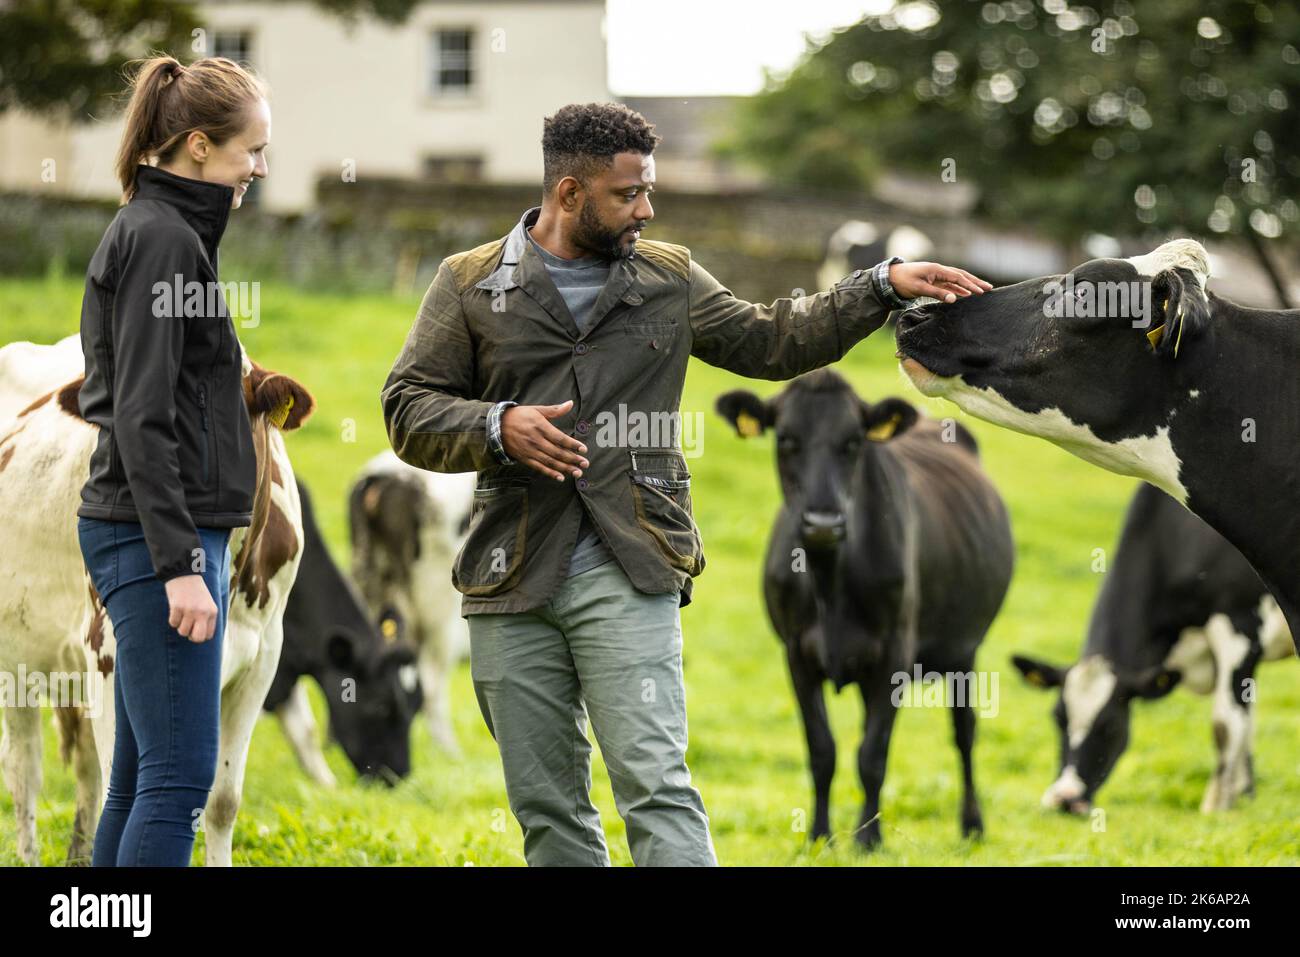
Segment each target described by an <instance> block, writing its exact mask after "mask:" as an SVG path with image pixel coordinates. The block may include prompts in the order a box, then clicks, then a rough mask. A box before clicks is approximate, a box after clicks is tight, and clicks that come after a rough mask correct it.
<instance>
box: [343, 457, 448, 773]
mask: <svg viewBox="0 0 1300 957" xmlns="http://www.w3.org/2000/svg"><path fill="white" fill-rule="evenodd" d="M473 502H474V473H473V472H461V473H442V472H427V471H425V470H424V469H418V468H416V467H415V466H413V465H407V464H406V463H405V462H403V461H402V460H401V459H399V458H398V457H397V456H396V455H395V454H394V453H392V452H383V453H380V454H379V455H377V456H375V457H374V458H373V459H371V460H370V461H369V462H367V463H366V465H365V467H364V468H363V469H362V470H361V474H360V475H358V476H357V479H356V482H355V483H354V484H353V486H352V492H351V494H350V495H349V498H348V512H349V515H350V522H351V527H352V578H353V580H354V581H356V583H357V587H358V588H360V590H361V594H362V596H363V597H364V598H365V600H366V604H367V605H368V606H369V607H370V610H371V612H372V613H375V614H379V613H381V612H382V611H383V610H384V609H386V608H391V609H394V610H396V612H397V614H398V615H399V616H400V617H401V619H402V621H403V622H405V624H406V629H407V632H408V634H409V635H410V636H411V637H412V640H413V641H414V643H415V646H416V647H417V648H418V649H419V657H418V665H419V672H420V686H421V688H422V689H423V691H424V710H425V717H426V719H427V721H428V723H429V732H430V734H431V735H432V736H433V741H434V744H436V745H437V746H438V747H439V748H441V749H442V750H443V751H444V752H445V753H446V754H449V755H452V756H457V755H459V754H460V748H459V746H458V745H457V743H456V734H455V731H454V730H453V728H452V723H451V693H450V685H451V672H452V669H453V668H454V667H455V666H456V663H457V662H458V661H460V660H462V659H464V658H465V657H466V656H468V654H469V628H468V626H467V625H466V622H465V619H463V618H462V617H461V616H460V597H461V596H460V593H459V592H458V591H456V589H455V587H454V586H453V585H452V583H451V566H452V562H453V561H454V560H455V558H456V553H457V552H458V551H459V550H460V547H461V545H462V544H464V541H465V533H466V531H467V530H468V528H469V512H470V507H471V506H472V505H473Z"/></svg>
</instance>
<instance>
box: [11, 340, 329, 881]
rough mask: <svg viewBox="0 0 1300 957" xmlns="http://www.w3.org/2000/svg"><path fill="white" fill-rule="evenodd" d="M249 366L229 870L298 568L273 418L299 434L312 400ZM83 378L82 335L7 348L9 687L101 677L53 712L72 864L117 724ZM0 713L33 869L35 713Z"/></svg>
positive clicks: (297, 510) (224, 777)
mask: <svg viewBox="0 0 1300 957" xmlns="http://www.w3.org/2000/svg"><path fill="white" fill-rule="evenodd" d="M243 365H244V394H245V397H246V399H247V401H248V403H249V412H250V416H251V417H252V420H253V437H254V443H255V445H256V448H257V492H256V495H255V500H254V517H253V525H252V526H251V527H250V528H239V529H235V530H234V531H233V533H232V535H231V539H230V548H231V554H232V563H231V564H232V583H231V606H230V610H229V614H228V616H227V626H226V633H225V639H224V644H223V649H222V665H221V686H222V695H221V736H220V749H219V753H218V763H217V775H216V781H215V783H214V785H213V788H212V792H211V794H210V796H209V800H208V805H207V808H206V810H205V812H204V815H203V822H202V824H203V827H204V830H205V832H206V849H207V863H208V864H209V865H229V864H230V863H231V837H232V833H233V829H234V821H235V815H236V813H237V812H238V810H239V802H240V796H241V794H242V791H243V779H244V767H245V763H246V761H247V757H248V744H249V741H250V739H251V737H252V733H253V726H254V725H255V724H256V721H257V717H258V715H259V714H260V713H261V710H262V702H263V701H264V700H265V698H266V693H267V689H268V688H269V686H270V684H271V680H272V678H273V677H274V675H275V669H276V664H277V663H278V661H279V657H280V646H281V641H282V622H281V619H282V616H283V614H284V607H285V603H286V601H287V599H288V595H289V590H290V588H291V586H292V584H293V581H294V577H295V576H296V574H297V570H298V562H299V560H300V559H301V557H302V543H303V530H302V520H301V506H300V504H299V501H298V492H297V487H296V485H295V482H294V477H293V468H292V466H291V465H290V463H289V457H288V454H287V452H286V450H285V445H284V439H283V437H282V436H281V434H280V428H277V427H276V426H275V425H273V424H271V423H270V422H269V421H268V414H267V413H268V412H272V411H274V410H276V409H281V408H282V407H283V404H284V400H285V399H286V398H287V397H288V396H290V395H292V396H293V399H294V402H293V405H292V407H291V408H290V410H289V413H288V417H287V419H285V420H284V424H283V426H282V428H283V429H285V430H291V429H294V428H297V427H298V426H299V425H301V424H302V422H303V420H304V419H305V418H306V417H307V416H308V415H310V414H311V411H312V408H313V400H312V398H311V396H310V395H309V394H308V393H307V392H306V390H304V389H303V388H302V387H301V386H300V385H298V383H296V382H294V381H293V380H291V379H289V378H287V377H286V376H282V375H279V374H277V373H274V372H269V371H268V370H266V369H263V368H261V367H260V366H257V365H256V364H254V363H252V362H251V361H250V360H249V359H248V357H247V356H246V355H245V356H244V362H243ZM82 372H83V360H82V354H81V348H80V344H79V342H78V340H77V337H75V336H71V337H69V338H67V339H64V340H62V341H61V342H59V343H57V344H56V345H53V346H36V345H33V344H31V343H25V342H24V343H14V344H12V345H9V346H6V347H4V348H3V349H0V417H4V418H0V516H3V524H2V525H0V676H3V675H5V674H9V675H15V674H19V673H22V672H25V673H26V674H28V675H30V674H32V673H35V672H40V673H43V674H47V675H49V674H67V673H75V672H83V671H84V672H85V673H86V674H89V675H92V676H93V675H100V676H102V677H103V682H102V686H99V687H96V688H95V689H94V693H93V694H86V695H83V696H82V698H81V700H80V701H79V702H76V703H73V704H71V705H69V706H66V707H61V708H56V716H57V718H58V723H59V728H60V732H61V735H62V743H63V748H62V750H63V754H64V758H65V760H68V759H71V760H72V761H73V764H74V771H75V774H76V779H77V799H76V816H75V823H74V829H73V839H72V843H71V846H70V848H69V854H68V856H69V860H80V859H84V858H85V857H87V856H88V854H89V851H90V845H91V842H92V840H93V836H94V830H95V825H96V822H97V820H98V815H99V810H100V808H101V807H102V806H103V801H104V797H105V792H106V789H107V782H108V771H109V762H110V761H111V759H112V751H113V749H112V744H113V734H114V724H115V714H114V709H113V704H112V702H113V662H114V658H115V652H116V642H115V640H114V638H113V634H112V625H111V622H109V620H108V617H107V615H106V614H105V613H104V610H103V608H102V607H101V606H100V604H99V601H98V596H97V595H96V594H95V592H94V588H93V587H92V586H91V584H90V578H89V576H88V575H87V573H86V571H85V565H84V561H83V559H82V556H81V549H80V545H79V543H78V540H77V519H76V511H77V507H78V505H79V503H80V493H81V487H82V485H83V484H84V482H85V480H86V476H87V475H88V474H89V463H90V455H91V453H92V452H93V450H94V448H95V444H96V441H97V435H98V432H97V429H96V427H95V426H93V425H90V424H89V423H87V422H86V421H84V420H83V419H82V418H81V417H80V415H79V409H78V404H77V395H78V392H79V390H80V387H81V382H82V378H81V376H82ZM250 542H251V545H250ZM87 684H93V682H87ZM19 703H20V704H21V703H22V702H19ZM27 703H28V704H30V702H27ZM52 703H54V704H58V703H59V702H57V701H55V702H52ZM0 704H2V705H3V710H2V711H0V714H3V717H4V737H3V740H0V765H2V767H3V773H4V779H5V783H6V785H7V786H8V788H9V791H10V793H11V795H12V796H13V801H14V810H15V813H16V816H17V821H18V856H19V857H20V859H21V860H23V861H24V862H26V863H28V864H36V863H38V861H39V855H38V848H37V843H36V804H37V800H38V798H39V795H40V790H41V772H42V769H41V753H42V751H41V727H40V710H39V708H37V707H17V706H13V705H14V704H15V703H14V702H13V701H3V700H0Z"/></svg>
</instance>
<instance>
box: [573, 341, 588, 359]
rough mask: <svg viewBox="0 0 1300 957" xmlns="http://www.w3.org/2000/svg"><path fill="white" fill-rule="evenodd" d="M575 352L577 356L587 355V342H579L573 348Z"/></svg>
mask: <svg viewBox="0 0 1300 957" xmlns="http://www.w3.org/2000/svg"><path fill="white" fill-rule="evenodd" d="M573 351H574V354H575V355H580V356H585V355H586V354H587V344H586V343H585V342H579V343H578V344H577V345H576V346H574V347H573Z"/></svg>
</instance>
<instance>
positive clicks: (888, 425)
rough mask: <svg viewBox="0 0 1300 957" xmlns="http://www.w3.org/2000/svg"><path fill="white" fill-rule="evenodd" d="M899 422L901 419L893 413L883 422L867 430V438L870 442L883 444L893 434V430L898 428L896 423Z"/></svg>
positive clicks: (897, 414)
mask: <svg viewBox="0 0 1300 957" xmlns="http://www.w3.org/2000/svg"><path fill="white" fill-rule="evenodd" d="M901 421H903V417H902V416H901V415H900V414H899V413H897V412H895V413H894V414H893V415H891V416H890V417H889V418H888V419H886V420H885V421H884V422H881V423H880V424H879V425H875V426H872V427H871V428H869V429H867V438H869V439H870V440H871V441H872V442H885V441H887V440H888V439H889V438H890V437H891V436H892V435H893V434H894V430H895V429H897V428H898V423H899V422H901Z"/></svg>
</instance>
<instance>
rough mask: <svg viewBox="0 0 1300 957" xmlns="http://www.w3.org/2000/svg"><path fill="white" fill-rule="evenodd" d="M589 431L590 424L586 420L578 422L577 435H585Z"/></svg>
mask: <svg viewBox="0 0 1300 957" xmlns="http://www.w3.org/2000/svg"><path fill="white" fill-rule="evenodd" d="M590 429H591V423H590V422H588V421H587V420H586V419H583V420H582V421H580V422H579V423H578V434H579V435H586V434H587V432H588V431H589V430H590Z"/></svg>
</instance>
